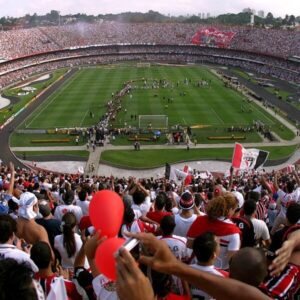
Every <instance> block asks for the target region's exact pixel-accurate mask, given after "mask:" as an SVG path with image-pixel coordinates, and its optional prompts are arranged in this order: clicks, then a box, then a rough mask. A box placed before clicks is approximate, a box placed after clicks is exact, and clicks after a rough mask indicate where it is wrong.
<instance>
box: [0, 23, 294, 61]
mask: <svg viewBox="0 0 300 300" xmlns="http://www.w3.org/2000/svg"><path fill="white" fill-rule="evenodd" d="M213 27H216V28H217V29H218V30H220V31H222V30H224V31H231V32H234V33H235V35H234V38H233V39H232V41H231V43H230V45H229V47H230V48H231V49H236V50H244V51H250V52H255V53H263V54H269V55H274V56H279V57H285V58H287V57H289V56H293V55H298V56H299V54H300V53H299V49H300V37H299V36H300V33H299V32H296V31H295V32H293V31H286V30H273V29H271V30H270V29H269V30H268V29H260V28H255V27H254V28H251V27H242V26H241V27H238V26H237V27H226V26H221V25H214V26H213ZM205 28H207V26H206V25H200V24H183V23H164V24H161V23H146V24H143V23H137V24H133V23H119V22H111V21H103V22H98V23H93V24H87V23H77V24H74V25H64V26H51V27H38V28H32V29H20V30H11V31H2V32H0V57H1V58H5V59H12V58H16V57H22V56H25V55H30V54H33V53H40V52H47V51H55V50H61V49H66V48H71V47H78V46H88V45H104V44H119V43H120V44H124V43H125V44H170V45H186V44H191V43H192V38H193V36H194V35H195V34H196V32H197V31H198V30H200V29H205Z"/></svg>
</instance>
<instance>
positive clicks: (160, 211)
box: [146, 194, 172, 224]
mask: <svg viewBox="0 0 300 300" xmlns="http://www.w3.org/2000/svg"><path fill="white" fill-rule="evenodd" d="M165 204H166V201H165V198H164V197H163V195H161V194H159V195H157V196H156V198H155V202H154V211H150V212H148V213H147V215H146V216H147V217H148V218H149V219H151V220H153V221H154V222H156V223H158V224H160V222H161V220H162V219H163V218H164V217H165V216H170V215H172V213H170V212H166V211H164V208H165Z"/></svg>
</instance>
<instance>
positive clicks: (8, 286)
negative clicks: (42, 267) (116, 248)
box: [0, 258, 38, 300]
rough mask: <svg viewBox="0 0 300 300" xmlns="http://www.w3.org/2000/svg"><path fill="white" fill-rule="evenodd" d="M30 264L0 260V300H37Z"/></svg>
mask: <svg viewBox="0 0 300 300" xmlns="http://www.w3.org/2000/svg"><path fill="white" fill-rule="evenodd" d="M32 276H33V272H32V270H31V268H30V266H29V265H28V263H18V262H17V261H16V260H14V259H11V258H8V259H4V260H0V299H22V300H37V299H38V297H37V293H36V290H35V288H34V286H33V284H32V280H33V279H32Z"/></svg>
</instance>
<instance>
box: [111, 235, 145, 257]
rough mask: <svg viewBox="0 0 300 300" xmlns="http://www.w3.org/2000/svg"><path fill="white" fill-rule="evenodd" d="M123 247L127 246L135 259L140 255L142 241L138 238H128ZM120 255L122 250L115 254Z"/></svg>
mask: <svg viewBox="0 0 300 300" xmlns="http://www.w3.org/2000/svg"><path fill="white" fill-rule="evenodd" d="M122 248H125V249H126V250H127V251H129V252H130V254H131V255H132V256H133V258H134V259H138V258H139V256H140V241H139V240H138V239H136V238H130V239H128V240H127V241H126V242H125V243H124V245H123V246H122ZM118 255H120V250H118V251H117V252H116V254H115V256H118Z"/></svg>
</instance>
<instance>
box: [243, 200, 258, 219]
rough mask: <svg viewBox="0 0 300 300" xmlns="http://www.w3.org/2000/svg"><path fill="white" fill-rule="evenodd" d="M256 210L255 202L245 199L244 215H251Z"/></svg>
mask: <svg viewBox="0 0 300 300" xmlns="http://www.w3.org/2000/svg"><path fill="white" fill-rule="evenodd" d="M255 210H256V202H255V201H254V200H252V199H249V200H247V201H245V203H244V212H245V215H246V216H251V215H252V214H253V213H254V212H255Z"/></svg>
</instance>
